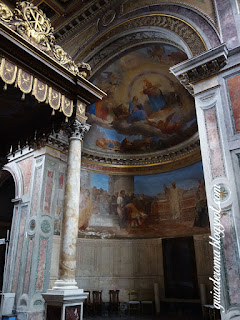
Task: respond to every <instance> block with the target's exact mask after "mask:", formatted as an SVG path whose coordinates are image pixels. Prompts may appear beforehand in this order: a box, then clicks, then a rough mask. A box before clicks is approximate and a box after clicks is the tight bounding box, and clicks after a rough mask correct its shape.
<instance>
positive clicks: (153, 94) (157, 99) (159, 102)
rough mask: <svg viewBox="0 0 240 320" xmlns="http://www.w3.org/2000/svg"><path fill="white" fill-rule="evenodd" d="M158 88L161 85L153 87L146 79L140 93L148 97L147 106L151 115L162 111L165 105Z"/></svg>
mask: <svg viewBox="0 0 240 320" xmlns="http://www.w3.org/2000/svg"><path fill="white" fill-rule="evenodd" d="M160 86H161V84H155V85H153V84H152V83H151V82H150V81H148V80H146V79H145V80H144V87H143V91H142V93H143V94H146V95H147V96H148V100H149V104H150V106H151V108H152V112H153V113H154V112H157V111H159V110H161V109H163V108H164V107H165V106H166V104H167V102H166V100H165V98H164V96H163V93H162V91H161V90H160V88H159V87H160Z"/></svg>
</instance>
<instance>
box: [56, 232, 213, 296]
mask: <svg viewBox="0 0 240 320" xmlns="http://www.w3.org/2000/svg"><path fill="white" fill-rule="evenodd" d="M208 241H209V239H208V235H199V236H197V237H196V238H195V237H194V242H195V251H196V253H195V254H196V263H197V271H198V281H199V284H200V283H207V279H208V277H209V276H211V275H212V260H211V259H212V256H211V250H212V247H211V246H210V245H209V243H208ZM59 247H60V237H59V236H54V239H53V253H52V262H51V271H50V287H51V286H52V285H53V283H54V281H55V280H56V279H57V277H58V261H59ZM162 257H163V253H162V240H161V239H134V240H120V239H117V240H116V239H115V240H114V239H78V245H77V271H76V280H77V282H78V286H79V288H83V289H85V290H90V291H93V290H103V301H106V302H107V301H109V293H108V291H109V290H110V289H119V290H120V300H121V301H128V292H129V290H131V289H136V290H138V291H139V293H140V298H141V299H150V300H151V299H153V297H154V292H153V287H154V283H158V284H159V290H160V297H161V299H164V297H165V292H164V270H163V258H162ZM206 257H207V259H206ZM202 261H204V263H202ZM209 302H211V300H209Z"/></svg>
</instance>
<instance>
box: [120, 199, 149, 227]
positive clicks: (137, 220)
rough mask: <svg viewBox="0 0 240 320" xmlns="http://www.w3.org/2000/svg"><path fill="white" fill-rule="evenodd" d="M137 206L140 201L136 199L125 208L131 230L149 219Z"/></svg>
mask: <svg viewBox="0 0 240 320" xmlns="http://www.w3.org/2000/svg"><path fill="white" fill-rule="evenodd" d="M137 204H138V199H137V198H134V199H133V202H131V203H128V204H127V205H126V207H125V208H126V212H127V216H128V223H129V226H130V227H131V228H134V227H139V226H140V225H142V223H143V221H144V219H145V218H146V217H147V215H146V214H145V213H144V212H143V211H141V210H139V209H138V207H137Z"/></svg>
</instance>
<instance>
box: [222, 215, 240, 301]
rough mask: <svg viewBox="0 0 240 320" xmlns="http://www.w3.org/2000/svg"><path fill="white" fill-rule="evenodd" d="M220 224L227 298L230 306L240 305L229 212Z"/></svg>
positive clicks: (234, 240)
mask: <svg viewBox="0 0 240 320" xmlns="http://www.w3.org/2000/svg"><path fill="white" fill-rule="evenodd" d="M221 223H222V225H223V226H224V229H225V230H224V231H225V232H224V235H225V236H224V238H223V250H224V256H225V266H226V272H227V278H228V288H229V298H230V302H231V304H234V303H240V279H239V277H240V275H239V269H238V258H237V252H236V250H235V245H234V243H235V242H236V239H234V236H233V235H234V231H233V230H232V222H231V217H230V212H229V211H227V213H226V214H225V215H223V216H222V217H221Z"/></svg>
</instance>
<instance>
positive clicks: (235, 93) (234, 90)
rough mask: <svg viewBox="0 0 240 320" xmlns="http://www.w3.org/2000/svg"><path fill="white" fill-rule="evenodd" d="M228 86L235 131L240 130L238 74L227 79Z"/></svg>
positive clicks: (239, 85)
mask: <svg viewBox="0 0 240 320" xmlns="http://www.w3.org/2000/svg"><path fill="white" fill-rule="evenodd" d="M228 88H229V94H230V99H231V103H232V111H233V117H234V121H235V128H236V131H240V90H239V88H240V75H238V76H235V77H232V78H230V79H228Z"/></svg>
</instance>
